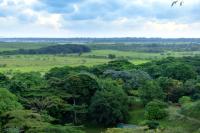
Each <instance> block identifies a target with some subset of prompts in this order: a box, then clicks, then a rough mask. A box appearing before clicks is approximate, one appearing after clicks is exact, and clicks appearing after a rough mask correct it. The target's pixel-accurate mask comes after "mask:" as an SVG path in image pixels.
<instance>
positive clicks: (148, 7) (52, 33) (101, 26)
mask: <svg viewBox="0 0 200 133" xmlns="http://www.w3.org/2000/svg"><path fill="white" fill-rule="evenodd" d="M172 1H173V0H0V37H174V38H175V37H195V38H196V37H200V30H199V29H200V8H199V7H200V0H184V5H183V6H181V7H180V6H178V5H176V6H174V7H171V6H170V5H171V3H172Z"/></svg>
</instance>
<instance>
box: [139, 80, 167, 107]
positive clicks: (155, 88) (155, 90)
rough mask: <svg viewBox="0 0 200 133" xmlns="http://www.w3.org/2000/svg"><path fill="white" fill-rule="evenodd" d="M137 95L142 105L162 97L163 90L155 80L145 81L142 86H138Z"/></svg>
mask: <svg viewBox="0 0 200 133" xmlns="http://www.w3.org/2000/svg"><path fill="white" fill-rule="evenodd" d="M139 95H140V98H141V100H142V102H143V104H144V105H146V104H147V103H148V102H150V101H153V100H155V99H157V100H163V99H164V92H163V90H162V88H161V87H160V86H159V84H158V83H157V82H156V81H147V82H146V83H145V84H144V86H143V87H141V88H139Z"/></svg>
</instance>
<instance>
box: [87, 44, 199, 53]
mask: <svg viewBox="0 0 200 133" xmlns="http://www.w3.org/2000/svg"><path fill="white" fill-rule="evenodd" d="M89 46H90V47H91V48H92V49H96V50H99V49H101V50H105V49H112V50H123V51H137V52H149V53H162V52H165V51H176V52H183V51H200V45H199V44H198V43H191V42H186V43H181V44H179V43H128V44H127V43H116V44H115V43H114V44H109V45H108V44H91V45H89Z"/></svg>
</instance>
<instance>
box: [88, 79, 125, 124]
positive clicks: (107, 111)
mask: <svg viewBox="0 0 200 133" xmlns="http://www.w3.org/2000/svg"><path fill="white" fill-rule="evenodd" d="M100 87H101V90H98V91H97V92H96V94H95V95H94V97H93V98H92V100H91V105H90V107H89V117H90V118H91V120H93V121H94V122H95V123H98V124H102V125H113V124H117V123H119V122H125V121H126V119H127V115H128V112H127V111H128V103H127V100H128V99H127V95H126V94H125V93H124V92H123V90H122V88H121V87H120V86H117V85H115V84H114V83H112V82H109V81H101V83H100Z"/></svg>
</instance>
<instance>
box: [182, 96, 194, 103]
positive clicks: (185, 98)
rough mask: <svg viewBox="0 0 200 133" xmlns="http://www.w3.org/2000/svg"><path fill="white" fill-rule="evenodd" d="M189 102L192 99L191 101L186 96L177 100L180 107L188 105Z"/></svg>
mask: <svg viewBox="0 0 200 133" xmlns="http://www.w3.org/2000/svg"><path fill="white" fill-rule="evenodd" d="M190 102H192V99H191V98H190V97H188V96H182V97H181V98H180V99H179V103H180V104H181V105H184V104H188V103H190Z"/></svg>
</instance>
